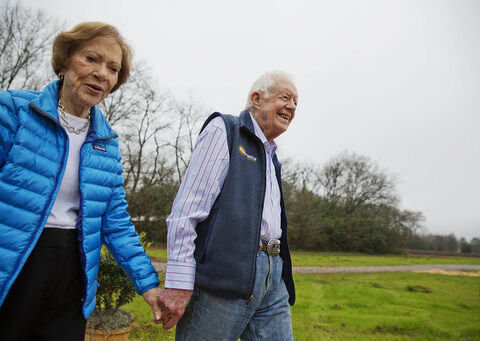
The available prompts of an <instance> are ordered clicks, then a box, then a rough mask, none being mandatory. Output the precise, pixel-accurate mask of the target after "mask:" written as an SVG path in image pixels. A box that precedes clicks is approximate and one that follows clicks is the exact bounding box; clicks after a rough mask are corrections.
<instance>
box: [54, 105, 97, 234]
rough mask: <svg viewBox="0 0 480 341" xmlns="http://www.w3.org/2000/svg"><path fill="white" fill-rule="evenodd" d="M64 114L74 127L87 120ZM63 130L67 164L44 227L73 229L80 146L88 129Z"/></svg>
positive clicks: (78, 199) (78, 195)
mask: <svg viewBox="0 0 480 341" xmlns="http://www.w3.org/2000/svg"><path fill="white" fill-rule="evenodd" d="M65 114H66V117H67V121H68V123H69V124H70V126H72V127H74V128H75V129H79V128H81V127H83V125H84V124H85V122H86V121H87V119H86V118H80V117H77V116H74V115H70V114H68V113H65ZM59 115H60V113H59ZM65 131H66V132H67V135H68V140H69V148H68V159H67V165H66V167H65V173H64V174H63V179H62V183H61V185H60V189H59V191H58V195H57V198H56V199H55V203H54V204H53V207H52V211H51V212H50V215H49V216H48V219H47V223H46V224H45V227H54V228H62V229H74V228H75V227H76V225H77V220H78V211H79V208H80V193H79V187H78V186H79V184H78V169H79V165H80V148H81V147H82V145H83V143H84V142H85V138H86V137H87V133H88V129H85V131H84V132H81V133H80V134H78V135H77V134H74V133H70V132H69V131H68V130H67V129H65Z"/></svg>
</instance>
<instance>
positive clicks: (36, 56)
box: [0, 2, 60, 90]
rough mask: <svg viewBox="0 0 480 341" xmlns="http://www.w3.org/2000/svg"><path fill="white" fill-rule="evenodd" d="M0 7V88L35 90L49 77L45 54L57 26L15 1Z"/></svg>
mask: <svg viewBox="0 0 480 341" xmlns="http://www.w3.org/2000/svg"><path fill="white" fill-rule="evenodd" d="M0 8H1V10H2V15H1V19H0V90H8V89H11V88H18V89H32V90H38V89H40V88H41V87H42V86H43V85H45V83H46V82H47V81H48V79H49V78H50V79H51V78H52V76H53V72H52V71H51V67H50V61H49V56H50V51H51V48H52V43H53V38H54V36H55V35H56V34H57V33H58V32H59V31H60V25H59V24H58V23H57V22H56V21H55V20H52V19H51V18H49V17H48V16H47V15H46V14H45V13H44V12H43V11H41V10H37V11H33V10H29V9H26V8H24V7H23V6H21V5H20V4H18V3H16V4H11V3H10V2H7V3H5V4H3V5H1V7H0Z"/></svg>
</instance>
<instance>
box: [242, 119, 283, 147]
mask: <svg viewBox="0 0 480 341" xmlns="http://www.w3.org/2000/svg"><path fill="white" fill-rule="evenodd" d="M248 113H249V114H250V118H251V119H252V122H253V129H254V130H255V135H256V136H257V137H258V138H259V139H260V141H262V143H263V145H264V146H265V149H266V150H267V151H268V152H269V153H271V154H272V155H273V154H275V152H276V150H277V144H276V143H275V141H274V140H272V141H268V140H267V138H266V137H265V134H264V133H263V131H262V129H261V128H260V126H259V125H258V123H257V121H256V120H255V117H253V115H252V113H251V112H250V111H249V112H248Z"/></svg>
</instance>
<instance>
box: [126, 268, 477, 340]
mask: <svg viewBox="0 0 480 341" xmlns="http://www.w3.org/2000/svg"><path fill="white" fill-rule="evenodd" d="M295 285H296V289H297V302H296V304H295V305H294V306H293V308H292V322H293V333H294V336H295V340H306V341H308V340H311V341H314V340H315V341H316V340H339V341H340V340H342V341H343V340H432V341H433V340H464V341H467V340H470V341H473V340H480V278H479V277H465V276H443V275H436V274H420V273H384V274H327V275H295ZM126 310H129V311H131V312H132V313H134V315H135V316H136V317H137V319H136V322H135V326H134V329H133V331H132V334H131V339H132V340H136V341H140V340H141V341H146V340H170V339H171V340H173V339H174V332H173V331H168V332H166V331H163V330H162V328H161V326H157V325H154V324H153V323H152V321H153V318H152V313H151V311H150V308H149V307H148V306H147V304H146V303H144V302H143V299H142V298H141V297H140V296H137V297H136V299H135V301H134V302H133V303H131V304H129V305H127V306H126Z"/></svg>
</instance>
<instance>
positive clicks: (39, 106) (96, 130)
mask: <svg viewBox="0 0 480 341" xmlns="http://www.w3.org/2000/svg"><path fill="white" fill-rule="evenodd" d="M58 88H59V81H54V82H51V83H50V84H48V85H47V86H46V87H45V88H44V89H43V90H42V91H41V92H40V93H39V95H38V96H37V97H36V98H35V99H34V100H33V101H31V102H30V106H31V107H32V108H33V109H34V110H36V111H38V112H40V114H42V115H47V116H50V118H52V119H54V120H55V121H57V123H59V124H60V122H59V118H58V110H57V106H58ZM90 134H92V136H93V137H94V138H112V137H117V136H118V135H117V134H116V133H115V132H114V131H113V129H112V127H111V126H110V124H108V122H107V120H106V118H105V117H104V116H103V114H102V112H101V111H100V109H98V107H97V106H96V105H95V106H93V107H92V108H91V109H90V132H89V135H90Z"/></svg>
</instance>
